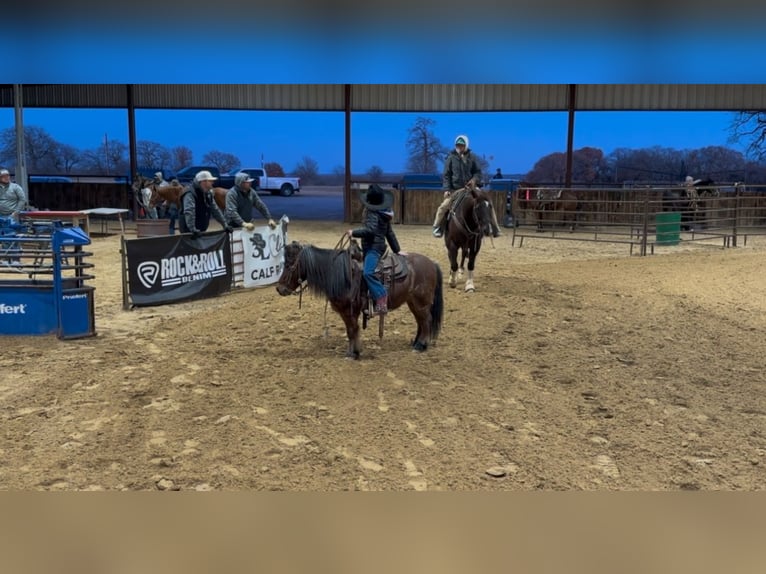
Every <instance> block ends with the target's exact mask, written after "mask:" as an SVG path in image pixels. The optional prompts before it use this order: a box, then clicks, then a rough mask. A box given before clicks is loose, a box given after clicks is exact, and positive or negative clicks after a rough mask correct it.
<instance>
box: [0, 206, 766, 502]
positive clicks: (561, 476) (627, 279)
mask: <svg viewBox="0 0 766 574" xmlns="http://www.w3.org/2000/svg"><path fill="white" fill-rule="evenodd" d="M346 227H347V226H345V225H344V224H342V223H326V222H301V221H294V222H292V223H291V224H290V228H289V237H288V239H290V240H300V241H303V242H307V243H312V244H314V245H317V246H320V247H332V246H333V245H335V244H336V242H337V241H338V239H339V238H340V236H341V234H342V232H343V230H344V229H345V228H346ZM396 232H397V234H398V236H399V239H400V242H401V243H402V246H403V248H404V249H405V250H407V251H417V252H420V253H424V254H426V255H429V256H430V257H432V258H433V259H435V260H436V261H437V262H439V264H440V265H441V267H442V270H443V271H444V273H445V279H446V274H447V268H448V263H447V258H446V253H445V250H444V245H443V243H442V242H441V241H440V240H437V239H434V238H432V237H431V236H430V229H429V228H428V227H424V226H396ZM128 237H130V236H128ZM119 246H120V243H119V236H109V237H100V238H94V240H93V243H92V245H91V246H89V249H90V250H91V251H92V252H93V253H94V256H93V258H92V260H93V262H94V263H95V269H94V272H95V275H96V278H95V280H94V281H93V284H94V285H95V287H96V291H95V301H96V330H97V332H98V335H97V336H96V337H91V338H86V339H80V340H76V341H59V340H57V339H56V338H55V337H42V338H41V337H26V338H17V337H2V338H0V345H2V355H0V369H1V370H0V372H1V373H2V374H1V375H0V431H1V432H2V437H3V440H2V441H1V442H0V488H1V489H26V490H155V489H161V490H179V489H180V490H291V491H304V490H311V491H337V490H389V491H392V490H413V489H414V490H534V489H544V490H680V489H687V490H697V489H703V490H717V489H723V490H763V489H764V488H765V487H766V468H764V467H766V398H765V395H766V393H764V390H765V389H766V374H764V372H765V370H766V369H765V363H764V353H765V352H766V346H765V345H764V339H765V337H764V335H766V265H765V264H766V238H765V237H760V238H759V237H751V238H750V239H749V241H748V244H747V246H746V247H739V248H736V249H722V248H721V247H720V246H719V245H703V244H693V245H686V244H682V245H679V246H672V247H663V248H660V249H658V253H657V254H655V255H653V256H649V257H637V256H630V255H629V254H628V248H627V246H625V245H616V246H615V245H607V244H596V243H589V242H588V243H586V242H579V241H563V242H554V241H546V240H543V239H529V240H526V241H525V243H524V246H523V247H521V248H519V247H518V246H516V247H514V246H512V245H511V237H510V230H505V235H504V236H503V237H501V238H499V239H497V240H495V241H494V246H493V245H492V244H490V243H488V242H487V243H485V245H484V247H483V249H482V252H481V253H480V255H479V258H478V261H477V273H476V286H477V290H476V292H475V293H471V294H466V293H464V292H463V290H462V285H460V284H459V285H458V288H457V289H449V288H448V287H445V291H446V293H445V320H444V327H443V331H442V334H441V337H440V339H439V341H438V343H437V344H436V345H435V346H434V347H432V348H430V349H429V350H428V351H427V352H426V353H423V354H418V353H415V352H413V351H411V350H410V347H409V342H410V339H411V338H412V337H413V336H414V333H415V323H414V320H413V318H412V316H411V315H410V313H409V311H408V310H407V309H406V308H402V309H398V310H396V311H393V312H392V313H391V314H390V315H389V317H388V319H387V322H386V333H385V337H384V338H383V339H382V340H379V339H378V337H377V328H375V326H371V328H368V329H367V330H366V331H364V332H363V351H362V358H361V360H359V361H351V360H346V359H345V358H344V352H345V348H346V340H345V331H344V329H343V325H342V322H341V320H340V317H339V316H337V315H335V314H334V313H333V312H332V311H331V310H330V311H328V314H327V316H326V323H327V328H326V333H325V315H324V311H325V304H324V301H323V300H320V299H316V298H309V297H305V296H304V298H303V306H302V308H300V309H299V308H298V297H280V296H279V295H278V294H277V293H276V291H275V289H274V288H273V287H268V288H262V289H253V290H244V289H239V290H236V291H233V292H232V293H229V294H226V295H224V296H221V297H217V298H214V299H208V300H204V301H196V302H189V303H182V304H176V305H166V306H161V307H152V308H139V309H134V310H129V311H125V310H123V309H122V305H121V303H122V292H121V284H120V254H119Z"/></svg>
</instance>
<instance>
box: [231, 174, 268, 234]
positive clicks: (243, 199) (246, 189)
mask: <svg viewBox="0 0 766 574" xmlns="http://www.w3.org/2000/svg"><path fill="white" fill-rule="evenodd" d="M254 181H255V179H254V178H252V177H250V174H248V173H246V172H244V171H240V172H239V173H237V174H235V175H234V187H232V188H231V189H230V190H229V191H227V192H226V209H225V210H224V214H223V215H224V217H225V218H226V223H228V224H229V225H231V226H232V227H233V228H235V229H236V228H238V227H244V228H245V229H246V230H247V231H252V230H253V228H254V227H255V224H254V223H253V207H255V208H256V209H257V210H258V211H260V212H261V215H263V217H264V218H265V219H266V220H268V223H269V227H270V228H271V229H274V228H276V226H277V224H276V222H275V221H274V219H273V218H272V217H271V213H269V208H268V207H267V206H266V204H265V203H263V200H262V199H261V198H260V197H258V194H257V193H256V192H255V190H254V189H253V182H254Z"/></svg>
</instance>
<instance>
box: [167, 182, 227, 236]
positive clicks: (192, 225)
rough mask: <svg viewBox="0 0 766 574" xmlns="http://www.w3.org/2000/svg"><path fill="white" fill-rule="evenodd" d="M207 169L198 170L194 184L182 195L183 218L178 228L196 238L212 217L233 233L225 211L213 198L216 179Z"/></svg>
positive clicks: (205, 229) (205, 228) (204, 229)
mask: <svg viewBox="0 0 766 574" xmlns="http://www.w3.org/2000/svg"><path fill="white" fill-rule="evenodd" d="M216 179H217V178H216V177H213V174H212V173H210V172H209V171H207V170H202V171H200V172H197V175H195V176H194V181H192V184H191V185H190V186H189V187H188V188H186V189H185V190H184V192H183V194H182V195H181V215H182V216H181V218H180V219H179V225H178V228H179V230H180V231H181V233H191V236H192V239H196V238H197V237H199V236H200V234H201V233H202V232H204V231H207V228H208V226H209V225H210V217H211V216H213V217H214V218H215V220H216V221H217V222H218V223H220V224H221V226H222V227H223V228H224V230H225V231H227V232H229V233H231V232H232V227H231V226H230V225H228V224H227V223H226V220H225V219H224V217H223V213H221V210H220V209H218V205H216V203H215V199H214V198H213V192H212V189H213V182H214V181H215V180H216Z"/></svg>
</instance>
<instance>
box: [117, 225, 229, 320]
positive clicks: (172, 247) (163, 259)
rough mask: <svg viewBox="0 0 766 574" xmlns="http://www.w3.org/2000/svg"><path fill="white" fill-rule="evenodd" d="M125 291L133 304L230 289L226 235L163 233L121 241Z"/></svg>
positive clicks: (198, 296) (160, 302)
mask: <svg viewBox="0 0 766 574" xmlns="http://www.w3.org/2000/svg"><path fill="white" fill-rule="evenodd" d="M125 256H126V257H127V267H128V283H129V288H128V292H129V295H130V300H131V303H132V304H133V305H134V306H136V307H141V306H149V305H163V304H165V303H177V302H179V301H190V300H192V299H204V298H206V297H214V296H216V295H220V294H221V293H225V292H226V291H230V290H231V279H232V263H231V246H230V241H229V234H228V233H225V232H222V231H219V232H214V233H204V234H202V236H200V237H199V238H198V239H192V238H191V236H190V235H167V236H158V237H146V238H142V239H131V240H129V241H125Z"/></svg>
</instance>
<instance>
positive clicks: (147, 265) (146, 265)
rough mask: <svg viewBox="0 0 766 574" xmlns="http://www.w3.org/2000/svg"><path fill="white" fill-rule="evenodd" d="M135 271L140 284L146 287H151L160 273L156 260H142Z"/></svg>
mask: <svg viewBox="0 0 766 574" xmlns="http://www.w3.org/2000/svg"><path fill="white" fill-rule="evenodd" d="M136 271H137V272H138V279H139V281H141V284H142V285H143V286H144V287H146V288H147V289H151V288H152V286H153V285H154V284H155V283H156V282H157V277H159V275H160V264H159V263H157V262H156V261H144V262H143V263H141V264H139V266H138V268H137V269H136Z"/></svg>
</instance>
